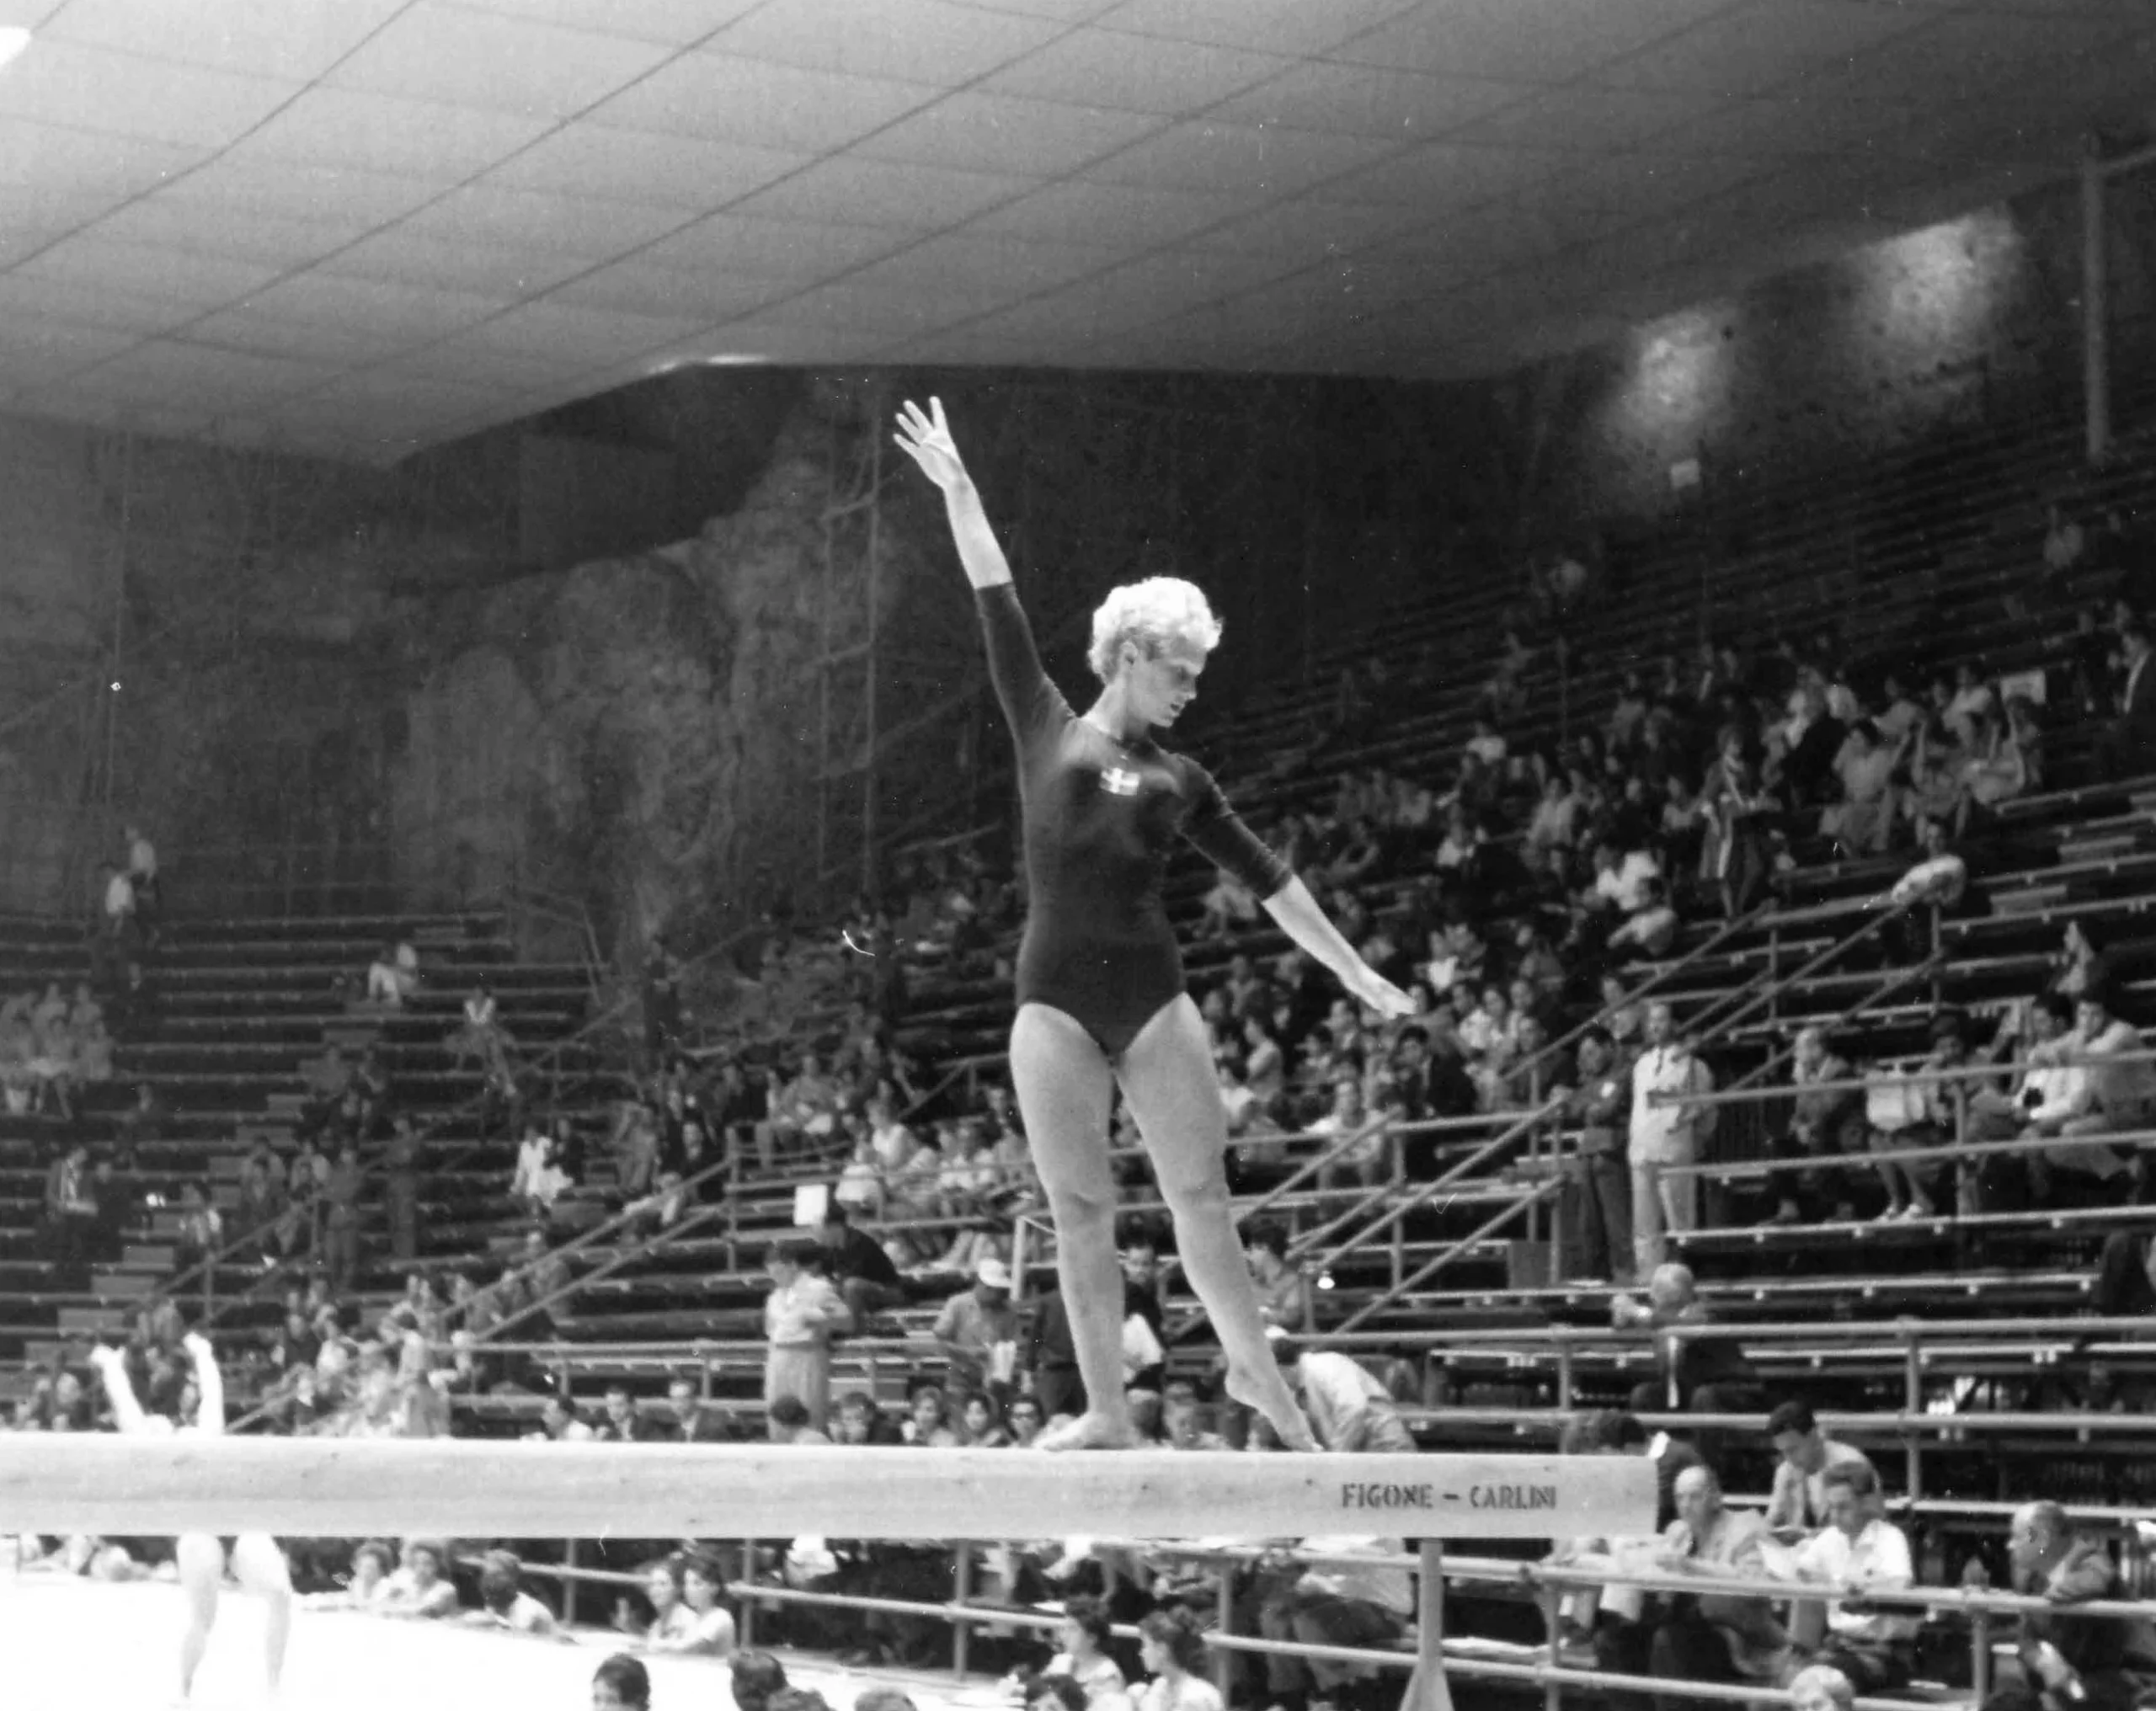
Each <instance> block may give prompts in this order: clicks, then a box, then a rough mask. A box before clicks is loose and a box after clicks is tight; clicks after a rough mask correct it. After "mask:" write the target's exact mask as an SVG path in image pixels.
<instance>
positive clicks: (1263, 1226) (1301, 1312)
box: [1243, 1218, 1311, 1331]
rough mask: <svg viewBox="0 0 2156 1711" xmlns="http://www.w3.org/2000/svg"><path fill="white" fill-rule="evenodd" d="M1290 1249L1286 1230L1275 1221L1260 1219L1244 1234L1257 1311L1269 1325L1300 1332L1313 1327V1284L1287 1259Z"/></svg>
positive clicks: (1244, 1244) (1247, 1228)
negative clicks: (1254, 1286)
mask: <svg viewBox="0 0 2156 1711" xmlns="http://www.w3.org/2000/svg"><path fill="white" fill-rule="evenodd" d="M1288 1250H1289V1238H1288V1230H1287V1227H1286V1226H1285V1225H1284V1224H1282V1223H1278V1222H1277V1221H1276V1220H1274V1219H1272V1218H1259V1219H1257V1220H1256V1221H1254V1222H1253V1223H1251V1224H1250V1225H1249V1226H1247V1227H1246V1229H1244V1231H1243V1252H1244V1253H1245V1255H1247V1256H1248V1257H1249V1260H1250V1271H1251V1278H1252V1279H1253V1280H1254V1281H1255V1282H1257V1302H1258V1310H1259V1311H1260V1312H1261V1313H1262V1314H1264V1315H1265V1322H1266V1323H1267V1325H1280V1326H1282V1327H1283V1328H1284V1329H1286V1330H1291V1331H1299V1330H1307V1329H1309V1327H1310V1305H1311V1303H1310V1279H1309V1278H1308V1277H1305V1276H1304V1275H1303V1271H1302V1269H1301V1267H1300V1266H1297V1265H1295V1264H1294V1263H1293V1261H1290V1260H1289V1257H1288Z"/></svg>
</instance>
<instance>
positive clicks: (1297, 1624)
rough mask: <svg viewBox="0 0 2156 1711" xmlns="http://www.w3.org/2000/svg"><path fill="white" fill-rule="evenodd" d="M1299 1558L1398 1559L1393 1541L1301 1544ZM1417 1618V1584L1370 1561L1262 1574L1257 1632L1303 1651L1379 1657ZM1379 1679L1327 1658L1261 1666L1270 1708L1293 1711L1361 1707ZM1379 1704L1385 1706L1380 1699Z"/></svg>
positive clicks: (1401, 1544)
mask: <svg viewBox="0 0 2156 1711" xmlns="http://www.w3.org/2000/svg"><path fill="white" fill-rule="evenodd" d="M1302 1548H1303V1549H1305V1551H1309V1552H1311V1553H1313V1554H1319V1555H1323V1556H1328V1557H1361V1556H1368V1557H1370V1558H1372V1559H1380V1558H1382V1557H1385V1556H1388V1555H1392V1556H1396V1555H1398V1554H1401V1552H1403V1551H1404V1550H1406V1541H1405V1540H1403V1539H1398V1538H1306V1539H1305V1540H1303V1541H1302ZM1414 1614H1415V1580H1414V1576H1413V1575H1410V1574H1409V1573H1408V1572H1407V1570H1405V1569H1402V1568H1396V1567H1394V1566H1392V1565H1391V1564H1387V1563H1385V1562H1382V1561H1379V1560H1373V1561H1371V1562H1369V1564H1361V1563H1341V1562H1326V1563H1314V1564H1310V1566H1308V1567H1307V1568H1305V1567H1302V1566H1300V1565H1299V1564H1293V1563H1290V1564H1283V1565H1281V1566H1279V1567H1278V1568H1275V1569H1273V1570H1272V1572H1271V1573H1270V1574H1261V1576H1260V1582H1259V1589H1258V1609H1257V1631H1258V1632H1259V1634H1262V1636H1264V1638H1266V1639H1294V1640H1299V1641H1300V1642H1301V1643H1302V1644H1305V1645H1313V1646H1320V1645H1322V1646H1348V1647H1353V1648H1355V1649H1357V1650H1369V1651H1385V1650H1390V1649H1391V1648H1392V1647H1394V1646H1396V1645H1397V1644H1399V1643H1400V1639H1401V1635H1402V1634H1405V1633H1406V1631H1407V1624H1408V1623H1409V1621H1410V1620H1412V1618H1413V1617H1414ZM1383 1679H1385V1678H1384V1677H1382V1676H1380V1675H1379V1674H1378V1672H1377V1671H1375V1670H1374V1669H1372V1668H1368V1667H1366V1666H1361V1665H1357V1664H1351V1663H1348V1662H1345V1661H1336V1660H1331V1659H1326V1658H1296V1657H1273V1658H1268V1659H1267V1660H1266V1682H1267V1701H1268V1703H1272V1704H1277V1705H1280V1706H1283V1707H1286V1708H1289V1711H1297V1708H1299V1706H1300V1705H1301V1704H1303V1703H1307V1701H1308V1700H1310V1699H1313V1698H1315V1699H1321V1700H1323V1701H1326V1702H1327V1703H1332V1704H1336V1705H1343V1704H1362V1703H1365V1701H1364V1700H1363V1699H1361V1698H1356V1697H1355V1695H1356V1693H1357V1692H1358V1690H1360V1689H1361V1688H1362V1687H1364V1684H1368V1685H1369V1686H1370V1687H1375V1686H1376V1685H1377V1684H1378V1682H1380V1681H1381V1680H1383ZM1383 1703H1388V1704H1389V1703H1391V1701H1390V1700H1386V1701H1385V1702H1383Z"/></svg>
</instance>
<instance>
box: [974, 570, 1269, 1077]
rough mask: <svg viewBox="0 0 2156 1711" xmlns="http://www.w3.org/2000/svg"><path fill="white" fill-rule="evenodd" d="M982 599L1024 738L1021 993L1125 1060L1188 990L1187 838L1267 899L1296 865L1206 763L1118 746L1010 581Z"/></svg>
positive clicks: (992, 660) (1011, 716)
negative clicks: (1269, 844) (1178, 855)
mask: <svg viewBox="0 0 2156 1711" xmlns="http://www.w3.org/2000/svg"><path fill="white" fill-rule="evenodd" d="M978 601H979V606H980V615H981V626H982V628H983V630H984V631H985V632H986V635H987V638H988V665H989V674H990V677H991V678H992V679H993V680H995V693H996V698H997V699H998V700H999V701H1001V702H1002V704H1003V713H1004V717H1006V719H1008V720H1009V721H1010V723H1011V735H1012V737H1013V738H1015V739H1016V741H1017V747H1018V795H1019V801H1020V803H1021V806H1022V810H1023V814H1024V821H1025V849H1026V879H1027V887H1028V892H1029V898H1028V909H1027V917H1026V932H1025V937H1024V939H1023V941H1022V942H1021V944H1020V946H1019V948H1018V979H1017V986H1018V994H1017V995H1018V1002H1019V1003H1020V1004H1022V1005H1025V1004H1044V1005H1053V1006H1054V1008H1055V1009H1057V1010H1061V1011H1063V1012H1064V1013H1065V1015H1070V1016H1071V1017H1073V1018H1075V1020H1076V1021H1078V1022H1079V1023H1080V1024H1081V1026H1084V1027H1085V1029H1086V1031H1087V1032H1089V1033H1090V1034H1091V1035H1092V1037H1093V1038H1094V1040H1095V1041H1096V1042H1097V1043H1098V1044H1099V1046H1100V1047H1101V1049H1102V1051H1103V1052H1105V1053H1107V1054H1108V1056H1109V1057H1111V1058H1113V1057H1117V1056H1118V1055H1120V1054H1121V1053H1123V1051H1124V1050H1125V1049H1126V1048H1127V1047H1129V1044H1130V1042H1131V1041H1132V1040H1133V1039H1134V1038H1136V1037H1137V1035H1138V1031H1139V1029H1140V1028H1142V1027H1144V1026H1145V1024H1146V1023H1147V1022H1148V1021H1150V1020H1151V1019H1152V1017H1153V1016H1154V1015H1155V1014H1156V1013H1157V1012H1158V1011H1159V1010H1160V1009H1161V1006H1162V1005H1166V1004H1167V1003H1169V1002H1170V1001H1171V1000H1172V999H1175V998H1177V997H1178V996H1179V995H1180V994H1182V989H1183V975H1182V954H1181V952H1180V951H1178V950H1177V946H1176V938H1175V932H1174V930H1173V929H1172V928H1171V926H1170V925H1169V923H1168V914H1167V909H1166V905H1165V904H1164V903H1163V902H1162V900H1161V882H1162V881H1163V879H1164V878H1165V877H1166V873H1167V867H1168V860H1169V857H1170V856H1171V855H1172V854H1173V853H1174V850H1175V846H1176V841H1177V839H1178V838H1182V839H1187V840H1189V842H1190V843H1192V844H1193V845H1195V846H1196V847H1197V848H1198V850H1200V851H1201V852H1203V854H1204V855H1206V856H1207V857H1208V858H1209V859H1210V860H1211V861H1213V862H1214V865H1215V866H1219V867H1223V868H1225V869H1226V870H1227V871H1229V872H1230V873H1231V874H1233V875H1234V876H1235V877H1236V878H1237V879H1239V880H1241V882H1243V883H1244V884H1245V885H1246V886H1248V887H1250V889H1251V891H1252V892H1253V893H1256V894H1257V896H1259V897H1261V898H1266V897H1270V896H1272V895H1273V893H1275V892H1277V891H1278V890H1279V889H1280V887H1282V886H1283V885H1285V884H1286V883H1287V882H1288V880H1289V877H1290V875H1289V869H1288V866H1287V864H1286V863H1284V862H1283V861H1281V860H1280V859H1279V857H1278V856H1277V855H1274V854H1273V852H1272V851H1271V850H1268V849H1267V848H1266V847H1265V845H1263V844H1262V843H1260V842H1259V841H1258V840H1257V837H1256V836H1255V835H1254V834H1252V833H1251V830H1250V829H1249V828H1248V827H1247V826H1246V825H1244V824H1243V823H1242V821H1241V819H1240V818H1237V816H1236V814H1235V810H1234V809H1232V808H1230V807H1229V806H1228V802H1227V799H1226V798H1225V797H1223V796H1222V795H1221V794H1220V787H1219V785H1217V784H1215V783H1214V781H1213V778H1212V776H1211V775H1210V774H1209V773H1208V772H1207V771H1206V770H1205V769H1204V768H1203V767H1202V766H1200V765H1198V763H1197V762H1196V761H1194V760H1190V759H1188V758H1187V756H1184V755H1181V754H1171V753H1170V752H1169V751H1168V750H1166V749H1162V748H1161V746H1160V745H1159V744H1156V743H1155V742H1153V741H1152V740H1151V738H1139V740H1138V741H1136V742H1134V743H1130V744H1122V743H1118V742H1117V741H1116V740H1115V739H1114V738H1112V737H1109V736H1107V734H1106V733H1103V732H1102V731H1101V730H1099V729H1098V728H1096V727H1094V726H1092V725H1090V724H1088V723H1086V721H1085V720H1083V719H1081V718H1080V717H1078V716H1077V715H1076V714H1075V713H1073V712H1071V711H1070V703H1069V702H1068V701H1065V700H1064V698H1063V696H1062V695H1061V694H1060V693H1059V691H1058V690H1057V689H1056V687H1055V685H1054V684H1052V683H1050V682H1049V680H1048V674H1046V673H1045V672H1044V671H1043V670H1042V669H1041V662H1040V655H1039V653H1038V652H1037V651H1036V649H1035V648H1034V646H1033V629H1032V626H1029V625H1028V624H1027V621H1026V615H1025V612H1024V610H1023V609H1022V607H1020V605H1019V604H1018V597H1017V592H1016V590H1014V589H1012V588H1011V584H1008V583H1002V584H996V585H995V586H992V587H990V588H985V589H979V591H978Z"/></svg>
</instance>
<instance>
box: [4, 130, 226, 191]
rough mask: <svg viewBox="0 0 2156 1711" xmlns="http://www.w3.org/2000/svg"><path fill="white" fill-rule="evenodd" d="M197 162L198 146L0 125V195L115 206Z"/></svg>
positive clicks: (128, 137)
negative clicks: (76, 198)
mask: <svg viewBox="0 0 2156 1711" xmlns="http://www.w3.org/2000/svg"><path fill="white" fill-rule="evenodd" d="M203 157H204V150H203V148H202V147H200V146H199V145H189V144H186V143H177V142H155V141H150V140H149V139H147V138H146V137H136V136H113V135H111V134H109V133H108V132H104V131H77V130H75V129H73V128H72V127H70V126H67V125H36V124H32V123H30V122H29V120H19V119H13V118H8V119H0V189H35V190H38V191H40V192H51V193H56V194H64V193H69V192H79V193H81V194H82V195H86V196H92V197H110V198H112V199H113V200H119V199H120V198H122V197H126V196H137V195H141V193H142V192H143V191H145V190H149V189H155V188H156V187H157V185H158V184H162V183H163V182H164V181H165V180H167V179H170V178H173V177H174V176H175V175H177V174H178V173H182V172H184V171H185V170H186V169H187V168H189V167H191V166H193V165H195V163H197V162H199V161H200V160H201V159H202V158H203Z"/></svg>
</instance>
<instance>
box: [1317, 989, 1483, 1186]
mask: <svg viewBox="0 0 2156 1711" xmlns="http://www.w3.org/2000/svg"><path fill="white" fill-rule="evenodd" d="M1500 1001H1501V1002H1502V999H1501V1000H1500ZM1390 1128H1391V1125H1390V1123H1388V1122H1386V1120H1385V1114H1384V1113H1383V1112H1382V1111H1372V1110H1369V1108H1368V1107H1367V1105H1366V1102H1365V1101H1364V1093H1363V1083H1362V1080H1361V1079H1360V1078H1359V1077H1358V1076H1356V1075H1353V1074H1343V1075H1342V1076H1340V1077H1339V1078H1338V1079H1337V1080H1335V1081H1334V1083H1333V1084H1332V1108H1331V1110H1330V1111H1326V1114H1325V1115H1324V1116H1323V1117H1319V1118H1318V1119H1317V1120H1316V1121H1315V1122H1313V1123H1311V1124H1310V1129H1309V1133H1310V1134H1311V1135H1313V1136H1314V1137H1315V1138H1316V1139H1317V1142H1318V1144H1319V1146H1320V1147H1321V1149H1327V1150H1329V1149H1332V1148H1334V1147H1338V1148H1340V1149H1341V1150H1340V1151H1339V1153H1338V1154H1337V1156H1335V1157H1334V1158H1333V1159H1331V1160H1330V1161H1329V1162H1327V1163H1326V1164H1324V1165H1321V1166H1320V1167H1319V1168H1318V1173H1317V1186H1318V1191H1319V1192H1320V1193H1321V1194H1326V1193H1331V1192H1332V1191H1334V1190H1335V1189H1336V1188H1337V1187H1338V1186H1340V1185H1341V1184H1342V1182H1345V1181H1354V1182H1358V1183H1360V1184H1361V1185H1362V1186H1364V1187H1365V1188H1370V1187H1374V1186H1376V1185H1377V1184H1378V1183H1380V1182H1381V1181H1384V1180H1385V1171H1386V1168H1387V1163H1388V1159H1389V1155H1390Z"/></svg>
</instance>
